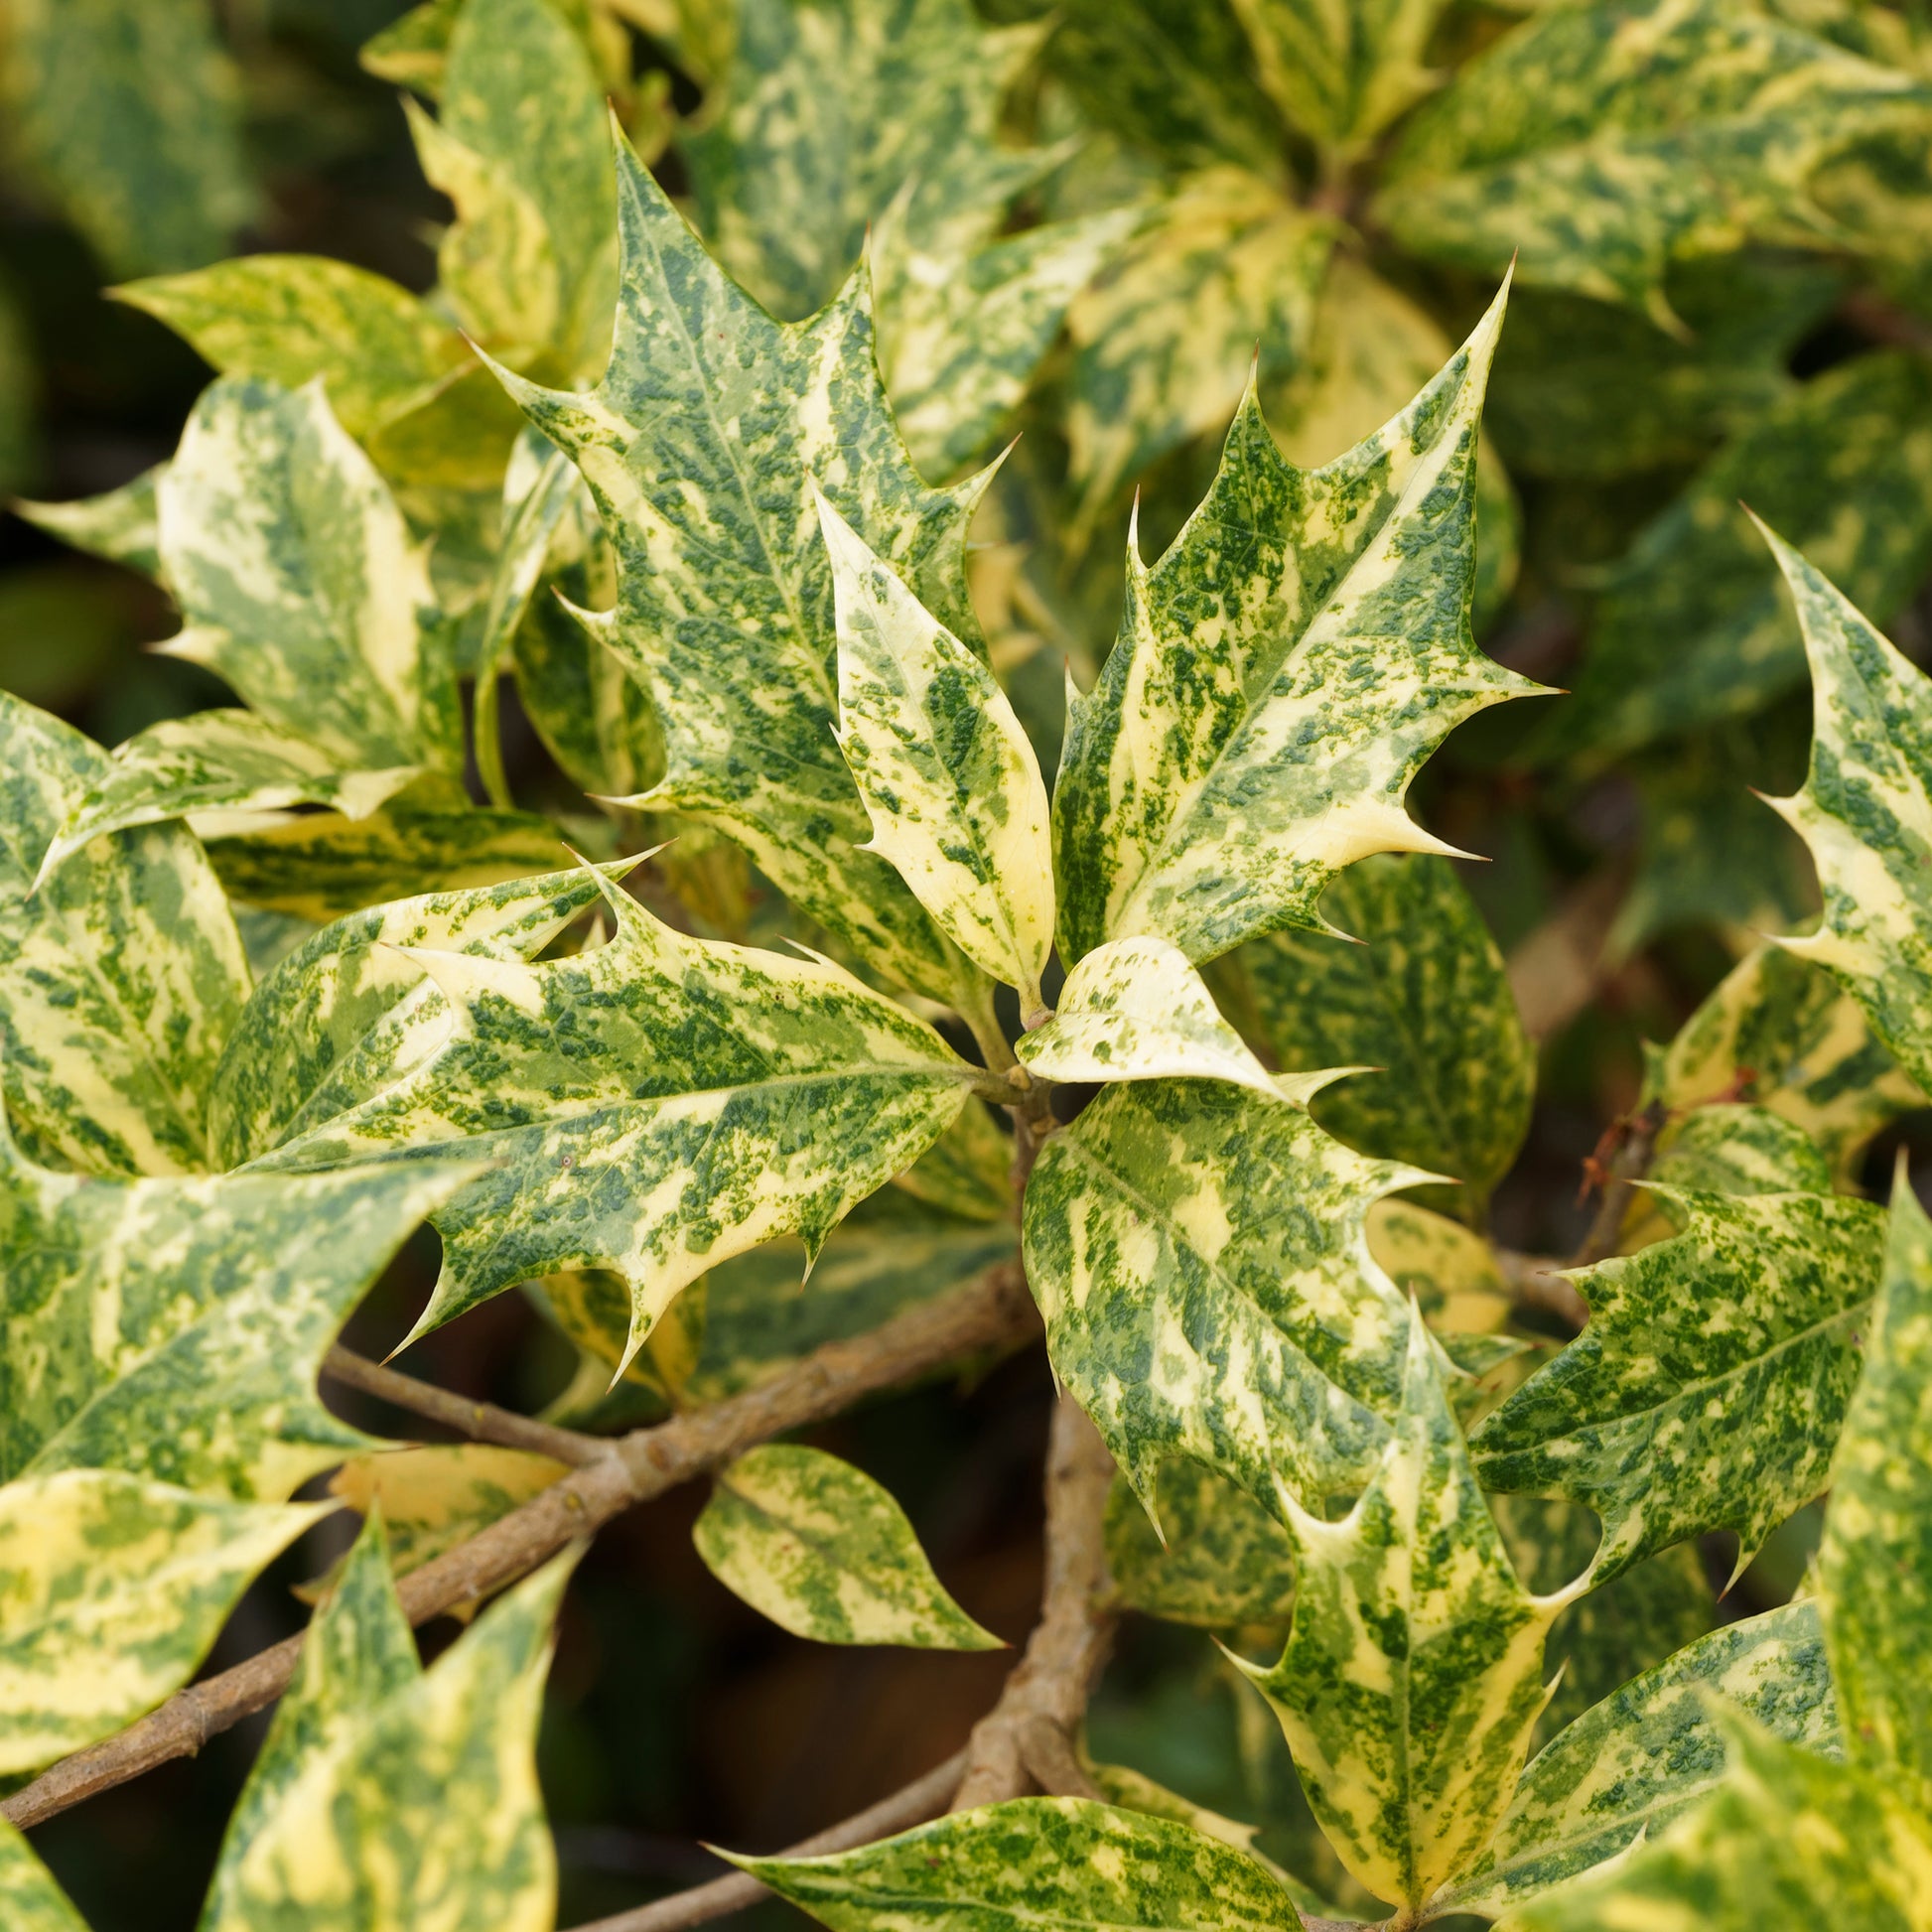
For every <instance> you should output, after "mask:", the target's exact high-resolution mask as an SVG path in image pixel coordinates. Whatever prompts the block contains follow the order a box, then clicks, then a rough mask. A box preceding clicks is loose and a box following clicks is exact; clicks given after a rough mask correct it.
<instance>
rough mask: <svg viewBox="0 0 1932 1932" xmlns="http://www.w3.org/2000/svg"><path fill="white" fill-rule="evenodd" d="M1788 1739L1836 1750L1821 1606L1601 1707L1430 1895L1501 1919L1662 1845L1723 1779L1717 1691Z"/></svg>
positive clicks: (1696, 1656)
mask: <svg viewBox="0 0 1932 1932" xmlns="http://www.w3.org/2000/svg"><path fill="white" fill-rule="evenodd" d="M1710 1693H1716V1694H1717V1695H1718V1696H1719V1697H1722V1698H1723V1699H1725V1702H1726V1703H1728V1704H1732V1705H1735V1706H1736V1707H1737V1708H1738V1709H1740V1710H1742V1711H1744V1712H1746V1713H1748V1714H1749V1716H1751V1717H1752V1718H1754V1719H1755V1720H1756V1721H1757V1723H1759V1724H1760V1725H1764V1726H1765V1727H1766V1728H1767V1729H1769V1730H1771V1731H1773V1732H1774V1733H1775V1734H1776V1735H1777V1736H1779V1737H1782V1738H1783V1739H1784V1740H1785V1741H1786V1742H1787V1743H1791V1744H1797V1745H1800V1746H1802V1747H1803V1748H1804V1749H1806V1750H1811V1751H1818V1752H1820V1753H1822V1754H1824V1755H1826V1756H1836V1755H1837V1754H1838V1749H1839V1742H1840V1731H1839V1719H1838V1711H1837V1707H1836V1705H1835V1703H1834V1701H1833V1695H1832V1679H1831V1673H1830V1671H1829V1670H1828V1668H1827V1666H1826V1661H1825V1643H1824V1637H1823V1633H1822V1632H1821V1630H1820V1628H1819V1621H1818V1605H1817V1603H1816V1602H1814V1601H1811V1600H1809V1599H1805V1600H1801V1601H1799V1602H1796V1603H1789V1604H1786V1605H1785V1607H1784V1608H1782V1609H1778V1610H1772V1611H1770V1612H1768V1613H1767V1614H1766V1615H1763V1616H1754V1617H1748V1618H1746V1619H1745V1620H1744V1621H1743V1622H1741V1623H1731V1624H1726V1625H1725V1627H1724V1628H1723V1629H1720V1630H1713V1631H1712V1632H1711V1633H1710V1635H1709V1636H1705V1637H1700V1638H1699V1639H1698V1640H1697V1642H1696V1643H1694V1644H1690V1645H1687V1646H1686V1647H1685V1648H1684V1649H1683V1650H1680V1651H1679V1652H1678V1653H1677V1654H1676V1655H1675V1656H1674V1657H1672V1658H1670V1659H1669V1661H1668V1662H1666V1663H1662V1664H1659V1665H1658V1666H1657V1667H1656V1668H1655V1669H1654V1670H1649V1671H1646V1672H1645V1673H1644V1674H1643V1675H1642V1676H1641V1677H1639V1678H1636V1679H1634V1680H1633V1681H1632V1682H1631V1683H1628V1684H1626V1685H1624V1686H1623V1688H1622V1689H1621V1690H1619V1691H1617V1692H1616V1693H1615V1694H1614V1695H1613V1696H1610V1697H1607V1698H1605V1699H1604V1700H1603V1702H1602V1703H1600V1704H1597V1705H1593V1706H1591V1708H1590V1709H1589V1710H1588V1711H1587V1712H1585V1713H1584V1715H1583V1716H1582V1717H1580V1718H1579V1719H1578V1720H1577V1721H1576V1722H1575V1723H1574V1724H1573V1725H1570V1726H1569V1727H1568V1728H1567V1729H1565V1730H1563V1731H1561V1732H1559V1733H1558V1735H1557V1736H1556V1737H1555V1738H1554V1739H1552V1741H1551V1742H1550V1744H1549V1745H1548V1746H1547V1747H1546V1748H1545V1749H1543V1750H1542V1751H1540V1752H1538V1754H1537V1756H1536V1758H1535V1760H1534V1761H1533V1762H1532V1763H1531V1765H1530V1766H1529V1768H1528V1769H1527V1770H1526V1771H1525V1772H1524V1773H1523V1777H1522V1780H1521V1782H1520V1783H1519V1784H1518V1785H1517V1787H1516V1795H1515V1797H1514V1798H1512V1799H1511V1800H1510V1806H1509V1810H1508V1811H1507V1812H1506V1813H1505V1814H1504V1816H1503V1821H1502V1823H1501V1824H1500V1825H1499V1826H1498V1827H1497V1828H1496V1836H1495V1838H1494V1840H1493V1841H1492V1842H1491V1843H1490V1846H1489V1848H1488V1850H1487V1851H1485V1852H1484V1853H1483V1855H1482V1857H1481V1858H1480V1859H1479V1860H1477V1862H1476V1863H1474V1864H1473V1865H1471V1866H1470V1867H1469V1869H1468V1870H1467V1871H1466V1872H1464V1873H1463V1874H1462V1875H1461V1876H1460V1877H1458V1878H1457V1879H1456V1881H1455V1882H1454V1883H1453V1884H1451V1885H1449V1886H1448V1887H1447V1888H1446V1889H1445V1890H1444V1891H1442V1892H1441V1893H1439V1894H1438V1896H1437V1897H1436V1898H1434V1899H1433V1900H1431V1907H1432V1910H1434V1911H1438V1912H1456V1911H1476V1912H1491V1913H1499V1912H1505V1911H1507V1910H1508V1909H1509V1908H1510V1907H1511V1906H1512V1905H1515V1904H1517V1903H1519V1902H1521V1901H1522V1900H1525V1899H1529V1898H1534V1897H1536V1896H1538V1895H1539V1894H1540V1893H1542V1892H1545V1891H1548V1890H1549V1889H1551V1887H1552V1886H1555V1885H1560V1884H1562V1883H1564V1882H1565V1880H1567V1879H1570V1878H1574V1877H1576V1876H1578V1875H1579V1874H1580V1873H1582V1872H1585V1871H1587V1870H1588V1869H1589V1868H1590V1867H1591V1866H1592V1865H1598V1864H1601V1863H1603V1862H1604V1861H1605V1860H1607V1859H1612V1858H1614V1857H1615V1856H1616V1855H1617V1854H1618V1853H1619V1852H1622V1851H1623V1850H1624V1849H1625V1848H1626V1847H1628V1846H1630V1845H1632V1844H1633V1843H1635V1841H1636V1840H1637V1838H1638V1836H1639V1835H1640V1834H1641V1835H1644V1836H1646V1837H1649V1838H1652V1839H1654V1838H1656V1837H1657V1835H1658V1834H1659V1833H1661V1832H1662V1831H1663V1830H1664V1828H1665V1827H1666V1826H1667V1825H1668V1824H1669V1823H1670V1822H1671V1820H1672V1819H1674V1818H1676V1817H1678V1816H1680V1815H1681V1814H1682V1813H1683V1812H1685V1811H1688V1810H1689V1809H1690V1808H1691V1807H1692V1806H1693V1805H1695V1804H1696V1803H1697V1802H1698V1801H1699V1800H1700V1799H1701V1798H1703V1797H1705V1796H1706V1795H1707V1794H1708V1793H1709V1792H1711V1791H1712V1790H1714V1789H1715V1788H1716V1787H1717V1785H1718V1784H1719V1782H1720V1781H1721V1779H1722V1778H1723V1776H1724V1771H1725V1739H1724V1734H1723V1732H1722V1731H1721V1730H1720V1729H1719V1727H1718V1725H1716V1724H1715V1723H1714V1722H1713V1720H1712V1716H1711V1705H1710V1702H1709V1694H1710Z"/></svg>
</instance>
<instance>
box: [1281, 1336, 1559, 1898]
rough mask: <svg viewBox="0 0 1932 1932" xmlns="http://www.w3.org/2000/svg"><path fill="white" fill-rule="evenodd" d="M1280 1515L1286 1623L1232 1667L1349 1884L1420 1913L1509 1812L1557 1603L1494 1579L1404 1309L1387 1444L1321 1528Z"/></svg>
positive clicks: (1504, 1568)
mask: <svg viewBox="0 0 1932 1932" xmlns="http://www.w3.org/2000/svg"><path fill="white" fill-rule="evenodd" d="M1283 1507H1284V1510H1285V1513H1286V1521H1287V1526H1288V1529H1289V1533H1290V1536H1291V1538H1292V1540H1293V1542H1294V1545H1295V1562H1296V1588H1295V1621H1294V1625H1293V1627H1292V1628H1291V1630H1290V1632H1289V1638H1288V1647H1287V1649H1285V1650H1284V1651H1283V1653H1282V1656H1281V1661H1280V1662H1279V1663H1277V1664H1276V1665H1274V1666H1273V1668H1272V1669H1266V1668H1263V1667H1261V1666H1259V1665H1252V1664H1247V1665H1243V1669H1244V1670H1245V1671H1246V1672H1247V1674H1248V1675H1249V1677H1250V1678H1251V1679H1252V1680H1253V1681H1254V1682H1255V1684H1256V1685H1257V1686H1258V1687H1259V1688H1260V1690H1261V1692H1262V1694H1263V1695H1264V1696H1265V1697H1266V1698H1267V1699H1268V1702H1269V1703H1270V1704H1271V1705H1272V1706H1273V1707H1274V1710H1275V1715H1276V1716H1277V1717H1278V1718H1279V1719H1280V1720H1281V1723H1282V1729H1283V1731H1284V1733H1285V1734H1286V1735H1287V1738H1288V1741H1289V1748H1290V1749H1291V1750H1292V1751H1293V1752H1294V1753H1295V1764H1296V1769H1297V1770H1298V1771H1299V1772H1300V1774H1301V1779H1302V1788H1303V1790H1304V1791H1306V1792H1307V1793H1308V1798H1309V1803H1310V1805H1311V1807H1312V1809H1313V1811H1314V1815H1315V1817H1316V1818H1317V1819H1318V1820H1319V1821H1320V1824H1321V1828H1322V1830H1323V1832H1325V1833H1326V1834H1327V1837H1328V1841H1329V1843H1330V1844H1331V1845H1333V1847H1334V1848H1335V1851H1336V1853H1337V1854H1338V1855H1339V1857H1340V1859H1341V1861H1342V1863H1343V1864H1344V1865H1346V1866H1347V1868H1348V1870H1349V1872H1350V1874H1351V1875H1352V1876H1353V1877H1354V1878H1355V1879H1356V1880H1357V1881H1358V1882H1359V1883H1361V1884H1363V1885H1365V1886H1366V1887H1367V1888H1368V1889H1369V1890H1370V1891H1372V1892H1374V1893H1375V1895H1376V1896H1377V1897H1378V1898H1386V1899H1389V1900H1391V1901H1392V1902H1395V1903H1398V1904H1404V1905H1409V1906H1415V1905H1419V1904H1420V1903H1421V1902H1422V1900H1423V1899H1425V1898H1427V1897H1428V1896H1429V1895H1430V1893H1431V1892H1433V1891H1435V1890H1436V1888H1437V1887H1438V1886H1439V1885H1441V1884H1442V1883H1443V1881H1444V1880H1445V1879H1447V1878H1450V1877H1453V1876H1454V1875H1455V1873H1456V1872H1458V1871H1460V1870H1461V1869H1462V1868H1463V1867H1464V1866H1465V1865H1466V1864H1467V1863H1469V1861H1470V1860H1471V1859H1472V1858H1473V1857H1474V1856H1475V1855H1476V1853H1478V1852H1479V1851H1480V1850H1481V1849H1482V1847H1483V1846H1484V1845H1485V1844H1487V1843H1488V1840H1489V1836H1490V1834H1491V1832H1492V1831H1493V1830H1494V1829H1495V1825H1496V1821H1497V1820H1498V1819H1499V1818H1500V1817H1501V1816H1502V1814H1503V1811H1504V1809H1505V1807H1506V1806H1507V1805H1508V1803H1509V1799H1510V1794H1511V1792H1512V1790H1513V1789H1514V1788H1515V1783H1516V1778H1517V1774H1518V1773H1519V1772H1520V1771H1521V1769H1522V1766H1523V1760H1524V1757H1525V1756H1526V1755H1527V1753H1528V1750H1529V1741H1530V1731H1531V1729H1532V1728H1533V1727H1534V1725H1535V1724H1536V1720H1537V1717H1538V1715H1539V1713H1540V1712H1541V1711H1542V1709H1543V1704H1544V1698H1545V1693H1544V1688H1543V1677H1542V1665H1543V1638H1544V1635H1545V1633H1546V1632H1547V1630H1548V1629H1549V1627H1550V1623H1551V1621H1552V1619H1553V1618H1554V1617H1555V1616H1556V1614H1557V1612H1558V1611H1559V1610H1561V1609H1562V1608H1563V1607H1564V1604H1565V1602H1566V1601H1567V1600H1568V1599H1567V1597H1566V1596H1564V1595H1556V1596H1542V1597H1539V1596H1532V1595H1531V1594H1530V1592H1529V1591H1528V1590H1527V1589H1526V1588H1525V1587H1523V1585H1522V1584H1521V1583H1520V1582H1518V1580H1517V1577H1516V1573H1515V1571H1514V1570H1513V1569H1512V1568H1511V1567H1510V1562H1509V1557H1508V1554H1507V1552H1506V1551H1505V1549H1504V1547H1503V1540H1502V1535H1501V1533H1500V1532H1499V1531H1498V1530H1497V1528H1496V1524H1495V1520H1494V1518H1493V1517H1491V1515H1490V1514H1489V1506H1488V1504H1487V1503H1486V1502H1484V1501H1483V1497H1482V1491H1481V1490H1480V1489H1479V1488H1478V1487H1477V1486H1476V1480H1475V1476H1474V1474H1473V1473H1472V1472H1471V1470H1470V1467H1469V1458H1468V1452H1467V1450H1466V1449H1465V1448H1464V1447H1463V1443H1462V1432H1461V1431H1460V1430H1459V1429H1458V1428H1457V1427H1456V1423H1455V1418H1454V1417H1453V1415H1451V1414H1450V1412H1449V1398H1448V1392H1447V1390H1446V1389H1445V1387H1444V1384H1443V1376H1442V1370H1441V1368H1440V1367H1439V1366H1438V1364H1437V1360H1436V1353H1435V1346H1434V1344H1433V1343H1432V1341H1431V1340H1430V1336H1429V1330H1428V1329H1427V1328H1426V1327H1425V1326H1424V1325H1423V1319H1422V1315H1421V1313H1420V1312H1419V1311H1416V1310H1415V1309H1414V1307H1413V1305H1412V1307H1411V1312H1410V1317H1409V1333H1408V1348H1407V1355H1406V1360H1405V1365H1404V1369H1403V1388H1402V1401H1401V1408H1400V1411H1399V1413H1398V1415H1397V1417H1396V1421H1395V1429H1394V1434H1393V1436H1392V1437H1391V1439H1390V1441H1389V1444H1388V1446H1387V1448H1386V1449H1384V1451H1383V1453H1382V1457H1381V1459H1380V1461H1379V1463H1378V1465H1377V1467H1376V1469H1375V1471H1374V1473H1373V1474H1372V1475H1371V1476H1370V1478H1369V1481H1368V1485H1367V1487H1366V1488H1364V1489H1363V1491H1362V1493H1361V1495H1360V1496H1359V1497H1358V1498H1357V1499H1356V1502H1355V1506H1354V1507H1353V1508H1352V1509H1351V1510H1350V1511H1349V1512H1348V1514H1347V1515H1346V1516H1345V1517H1343V1518H1342V1519H1341V1521H1340V1522H1337V1523H1329V1522H1324V1521H1322V1520H1321V1519H1320V1518H1319V1517H1317V1516H1311V1515H1310V1514H1309V1513H1308V1512H1307V1511H1306V1510H1304V1509H1303V1508H1301V1507H1300V1506H1299V1505H1298V1504H1296V1503H1295V1502H1294V1500H1293V1498H1292V1497H1288V1496H1286V1495H1284V1497H1283Z"/></svg>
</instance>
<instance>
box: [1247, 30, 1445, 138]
mask: <svg viewBox="0 0 1932 1932" xmlns="http://www.w3.org/2000/svg"><path fill="white" fill-rule="evenodd" d="M1445 4H1446V0H1374V4H1372V5H1369V6H1351V7H1343V8H1336V7H1328V6H1323V5H1321V4H1320V3H1319V0H1234V11H1235V13H1236V14H1237V15H1239V16H1240V20H1241V24H1242V26H1243V27H1245V28H1246V29H1247V30H1248V39H1249V40H1250V41H1251V42H1252V43H1253V44H1254V50H1255V57H1256V59H1257V60H1258V61H1259V62H1260V64H1261V81H1262V85H1263V86H1265V87H1266V88H1267V89H1268V91H1269V93H1270V94H1272V95H1273V96H1274V99H1275V103H1276V105H1277V106H1278V107H1280V108H1281V110H1282V112H1283V113H1284V114H1285V115H1286V116H1287V117H1288V119H1289V120H1290V121H1291V122H1292V123H1293V124H1294V125H1295V126H1297V127H1299V128H1300V129H1301V130H1302V132H1303V133H1305V134H1307V135H1309V136H1311V138H1312V139H1313V140H1314V141H1315V142H1316V143H1317V144H1319V145H1320V146H1321V147H1322V148H1324V149H1327V150H1328V151H1330V152H1331V153H1340V154H1349V153H1352V152H1354V151H1356V150H1358V149H1359V148H1361V147H1362V145H1363V144H1364V143H1366V142H1367V141H1369V140H1371V139H1372V138H1373V137H1374V136H1375V135H1377V134H1379V133H1380V132H1381V131H1382V129H1383V128H1385V127H1387V126H1388V124H1389V123H1390V122H1391V121H1393V120H1395V119H1396V118H1397V117H1398V116H1399V115H1401V114H1402V113H1404V112H1406V111H1407V110H1408V109H1409V108H1410V107H1412V106H1413V105H1414V104H1415V103H1416V101H1418V100H1419V99H1421V98H1422V96H1423V95H1424V94H1426V93H1428V92H1429V91H1430V90H1431V88H1433V87H1434V86H1435V85H1436V84H1437V78H1438V76H1437V75H1435V74H1434V73H1432V72H1431V71H1430V69H1428V67H1427V66H1425V64H1424V61H1423V53H1424V50H1425V49H1426V48H1427V47H1428V45H1429V37H1430V35H1431V33H1432V32H1433V31H1434V30H1435V27H1436V23H1437V20H1438V19H1439V18H1440V16H1441V15H1442V12H1443V9H1444V6H1445Z"/></svg>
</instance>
